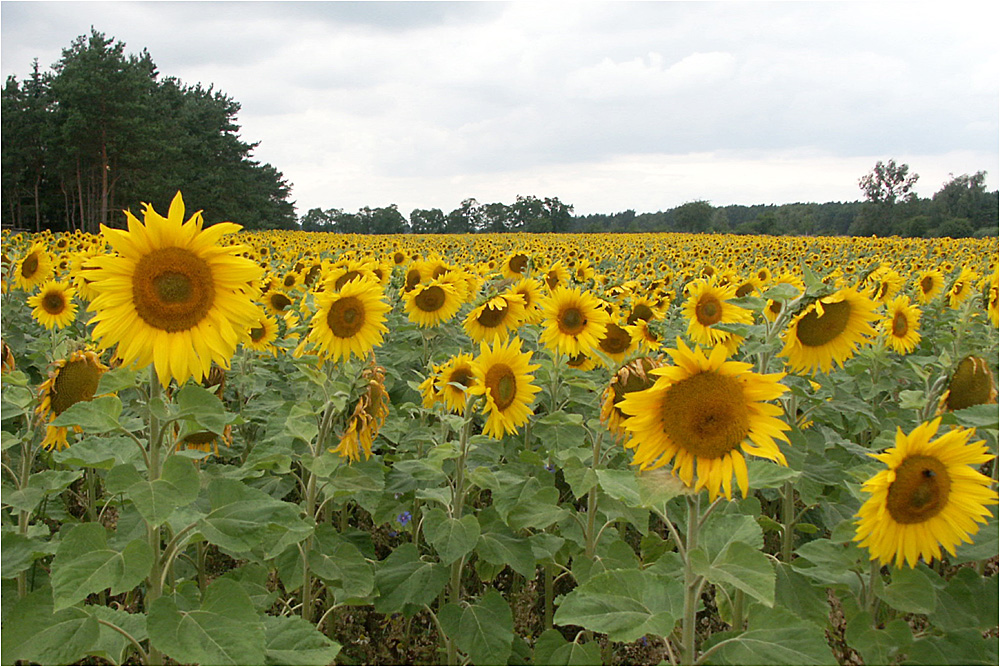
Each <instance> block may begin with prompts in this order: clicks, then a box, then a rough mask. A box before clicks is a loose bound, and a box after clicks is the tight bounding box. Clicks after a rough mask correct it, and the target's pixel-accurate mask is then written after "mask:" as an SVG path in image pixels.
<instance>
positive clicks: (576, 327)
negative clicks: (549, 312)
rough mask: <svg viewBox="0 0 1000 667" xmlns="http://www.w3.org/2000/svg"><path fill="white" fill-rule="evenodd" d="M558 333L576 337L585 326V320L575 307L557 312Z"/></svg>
mask: <svg viewBox="0 0 1000 667" xmlns="http://www.w3.org/2000/svg"><path fill="white" fill-rule="evenodd" d="M558 323H559V331H561V332H562V333H564V334H566V335H567V336H576V335H577V334H579V333H580V332H581V331H583V329H584V327H586V326H587V318H586V317H584V316H583V313H581V312H580V309H579V308H577V307H576V306H569V307H568V308H563V309H562V310H561V311H559V319H558Z"/></svg>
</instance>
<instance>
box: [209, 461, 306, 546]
mask: <svg viewBox="0 0 1000 667" xmlns="http://www.w3.org/2000/svg"><path fill="white" fill-rule="evenodd" d="M208 496H209V502H210V506H211V508H212V511H211V512H209V514H208V515H207V516H205V517H204V518H202V519H201V520H200V521H199V523H198V530H199V531H200V532H201V534H202V535H204V537H205V539H206V540H208V541H209V542H211V543H212V544H216V545H218V546H220V547H222V548H223V549H226V550H228V551H231V552H234V553H244V552H248V551H252V550H253V549H256V548H264V549H265V551H266V552H267V553H266V554H265V555H267V556H268V557H270V556H271V555H276V554H272V553H271V552H272V551H277V552H278V553H280V552H281V551H283V550H284V548H285V546H287V545H286V544H285V543H283V542H282V540H285V538H289V539H291V540H292V541H295V542H298V541H301V540H303V539H305V538H306V537H308V535H309V534H310V533H311V532H312V527H311V526H309V524H307V523H306V522H305V521H304V520H303V519H302V518H301V517H300V510H299V508H298V506H296V505H293V504H291V503H286V502H283V501H280V500H275V499H274V498H272V497H271V496H269V495H267V494H266V493H264V492H263V491H258V490H257V489H253V488H251V487H249V486H247V485H246V484H244V483H243V482H241V481H239V480H235V479H225V478H218V479H214V480H212V482H211V483H210V484H209V486H208ZM289 534H290V535H289ZM285 541H286V542H287V540H285Z"/></svg>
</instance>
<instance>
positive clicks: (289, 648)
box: [263, 616, 340, 665]
mask: <svg viewBox="0 0 1000 667" xmlns="http://www.w3.org/2000/svg"><path fill="white" fill-rule="evenodd" d="M263 620H264V641H265V644H266V645H265V648H264V651H265V658H266V662H265V664H268V665H332V664H333V661H334V659H335V658H336V657H337V654H338V653H340V644H338V643H337V642H335V641H333V640H332V639H330V638H329V637H327V636H326V635H324V634H323V633H322V632H320V631H319V630H317V629H316V626H315V625H313V624H312V623H309V622H308V621H306V620H304V619H303V618H302V617H301V616H264V617H263Z"/></svg>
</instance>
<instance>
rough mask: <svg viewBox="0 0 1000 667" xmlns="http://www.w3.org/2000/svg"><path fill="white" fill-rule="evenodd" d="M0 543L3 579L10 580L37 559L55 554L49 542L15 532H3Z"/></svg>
mask: <svg viewBox="0 0 1000 667" xmlns="http://www.w3.org/2000/svg"><path fill="white" fill-rule="evenodd" d="M0 541H2V552H3V566H2V568H0V569H2V570H3V578H4V579H12V578H13V577H14V576H15V575H17V574H18V573H20V572H24V571H25V570H27V569H28V568H29V567H31V564H32V563H34V562H35V561H36V560H38V559H39V558H42V557H44V556H48V555H50V554H53V553H55V547H54V546H53V545H52V543H51V542H47V541H45V540H40V539H36V538H30V537H28V536H26V535H22V534H20V533H18V532H16V531H15V530H4V531H3V537H2V539H0Z"/></svg>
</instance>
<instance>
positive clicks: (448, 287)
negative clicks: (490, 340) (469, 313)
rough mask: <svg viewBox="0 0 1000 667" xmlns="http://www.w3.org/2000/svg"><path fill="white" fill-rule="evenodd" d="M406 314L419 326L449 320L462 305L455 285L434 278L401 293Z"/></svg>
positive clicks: (430, 325)
mask: <svg viewBox="0 0 1000 667" xmlns="http://www.w3.org/2000/svg"><path fill="white" fill-rule="evenodd" d="M403 301H404V302H405V303H406V316H407V317H408V318H409V319H410V321H411V322H413V323H415V324H417V325H419V326H421V327H434V326H437V325H438V324H441V323H442V322H445V321H447V320H450V319H451V318H452V317H454V316H455V313H457V312H458V309H459V308H461V307H462V299H461V298H460V297H459V295H458V292H457V290H456V289H455V286H454V285H452V284H450V283H446V282H442V281H440V280H437V279H434V280H432V281H431V282H430V283H420V284H418V285H416V286H415V287H414V288H413V289H411V290H410V291H409V292H404V293H403Z"/></svg>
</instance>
